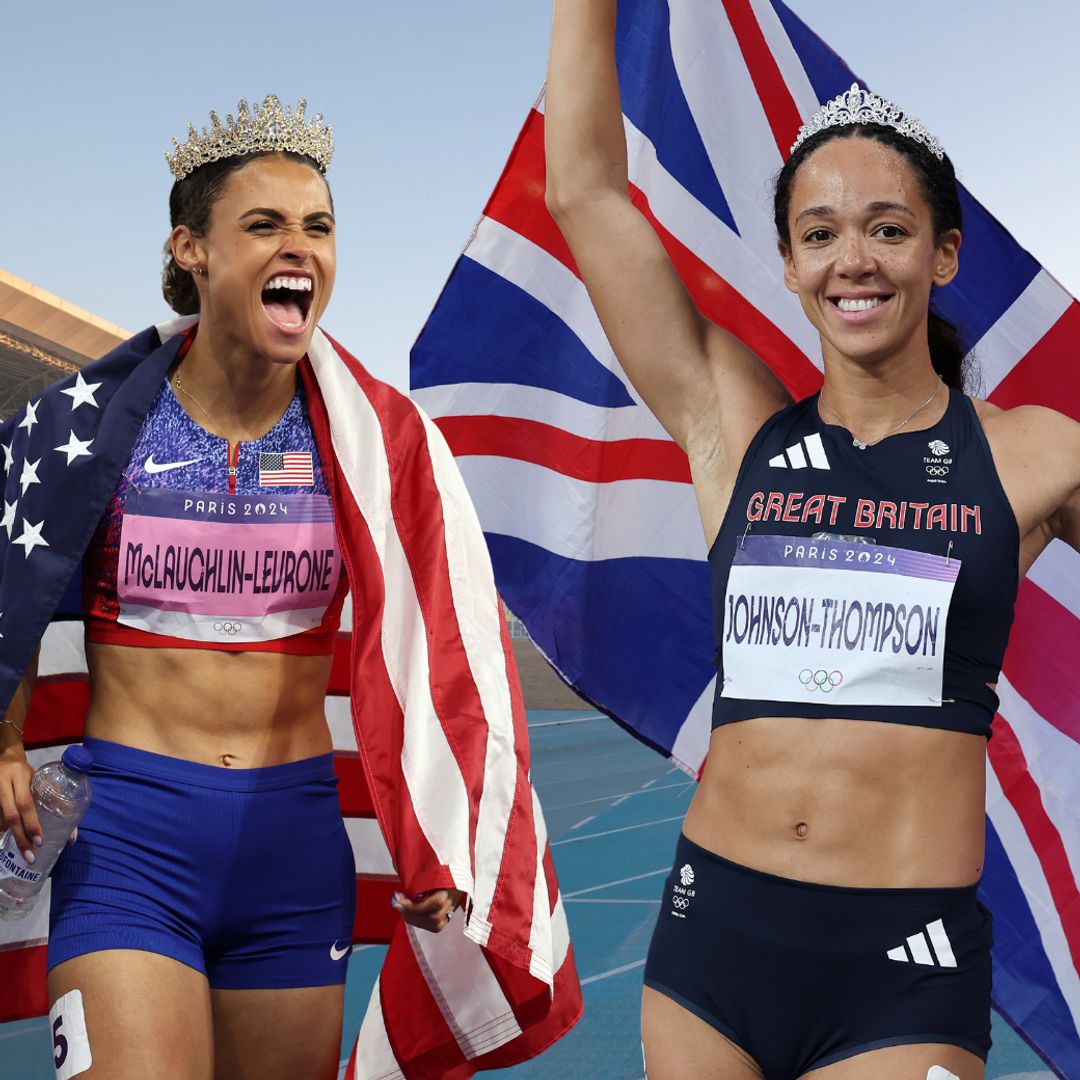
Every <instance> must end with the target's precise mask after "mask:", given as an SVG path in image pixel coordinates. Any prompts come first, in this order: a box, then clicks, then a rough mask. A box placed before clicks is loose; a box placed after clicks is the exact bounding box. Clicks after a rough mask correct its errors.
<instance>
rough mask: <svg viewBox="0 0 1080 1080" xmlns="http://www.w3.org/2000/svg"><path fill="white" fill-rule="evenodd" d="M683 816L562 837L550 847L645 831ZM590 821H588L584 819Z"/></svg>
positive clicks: (678, 815) (680, 818)
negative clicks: (622, 833) (638, 830)
mask: <svg viewBox="0 0 1080 1080" xmlns="http://www.w3.org/2000/svg"><path fill="white" fill-rule="evenodd" d="M685 816H686V815H685V814H676V815H675V817H665V818H659V819H657V820H656V821H643V822H641V824H640V825H624V826H623V827H622V828H621V829H605V830H604V831H603V832H594V833H586V834H585V835H584V836H564V837H563V839H562V840H554V841H552V844H551V846H552V847H558V846H559V845H560V844H576V843H578V842H579V841H581V840H595V839H597V837H600V836H611V835H613V834H614V833H621V832H630V831H631V830H633V829H647V828H649V826H651V825H666V824H667V823H668V822H669V821H682V819H683V818H684V817H685ZM586 820H590V819H588V818H587V819H586Z"/></svg>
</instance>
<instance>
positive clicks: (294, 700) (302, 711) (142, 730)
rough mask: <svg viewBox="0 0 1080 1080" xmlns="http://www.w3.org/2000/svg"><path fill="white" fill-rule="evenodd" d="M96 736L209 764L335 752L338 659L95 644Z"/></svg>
mask: <svg viewBox="0 0 1080 1080" xmlns="http://www.w3.org/2000/svg"><path fill="white" fill-rule="evenodd" d="M86 659H87V666H88V667H89V671H90V685H91V688H92V689H91V696H90V708H89V712H88V714H87V718H86V734H87V735H89V736H91V737H93V738H96V739H107V740H108V741H110V742H116V743H123V744H124V745H126V746H133V747H136V748H137V749H140V750H148V751H150V752H151V753H155V754H164V755H166V756H168V757H177V758H183V759H185V760H187V761H197V762H200V763H202V764H206V765H219V766H222V767H226V768H239V769H254V768H263V767H266V766H269V765H282V764H284V763H286V762H290V761H300V760H302V759H304V758H309V757H316V756H317V755H319V754H326V753H329V752H330V750H331V749H332V744H331V738H330V731H329V728H328V727H327V723H326V716H325V711H324V695H325V693H326V683H327V679H328V678H329V674H330V662H331V657H329V656H291V655H286V654H283V653H269V652H217V651H211V650H208V649H141V648H133V647H130V646H126V645H102V644H91V643H89V642H88V643H87V646H86Z"/></svg>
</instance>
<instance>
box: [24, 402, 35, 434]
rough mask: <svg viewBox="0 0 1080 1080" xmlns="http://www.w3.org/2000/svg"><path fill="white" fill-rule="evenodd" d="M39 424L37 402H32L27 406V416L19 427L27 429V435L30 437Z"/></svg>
mask: <svg viewBox="0 0 1080 1080" xmlns="http://www.w3.org/2000/svg"><path fill="white" fill-rule="evenodd" d="M37 422H38V418H37V402H36V401H31V402H30V404H28V405H27V406H26V415H25V416H24V417H23V418H22V420H21V421H20V423H19V427H21V428H26V433H27V435H29V434H30V432H31V431H33V429H34V425H35V424H36V423H37Z"/></svg>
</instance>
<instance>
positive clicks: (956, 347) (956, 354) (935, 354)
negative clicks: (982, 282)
mask: <svg viewBox="0 0 1080 1080" xmlns="http://www.w3.org/2000/svg"><path fill="white" fill-rule="evenodd" d="M926 325H927V330H928V332H929V337H930V363H931V364H933V365H934V370H935V371H936V372H937V373H938V374H939V375H940V376H941V381H942V382H943V383H944V384H945V385H946V386H950V387H952V388H953V389H955V390H963V389H964V386H965V384H966V382H967V353H966V351H965V349H964V346H963V345H962V344H961V341H960V332H959V331H958V330H957V329H956V327H955V326H953V324H952V323H951V322H949V320H948V319H946V318H945V316H944V315H939V314H938V313H937V312H936V311H935V310H934V308H933V302H932V301H931V306H930V314H929V316H928V317H927V324H926Z"/></svg>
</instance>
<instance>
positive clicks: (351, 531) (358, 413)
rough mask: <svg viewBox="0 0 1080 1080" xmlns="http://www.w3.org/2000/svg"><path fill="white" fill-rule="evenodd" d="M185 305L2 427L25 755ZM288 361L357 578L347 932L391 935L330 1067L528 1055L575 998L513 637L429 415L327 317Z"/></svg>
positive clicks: (57, 702) (70, 727) (75, 667)
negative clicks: (352, 896)
mask: <svg viewBox="0 0 1080 1080" xmlns="http://www.w3.org/2000/svg"><path fill="white" fill-rule="evenodd" d="M191 322H192V320H190V319H186V320H185V319H179V320H174V321H173V322H171V323H167V324H163V325H162V326H160V327H152V328H150V329H149V330H147V331H144V332H143V333H142V334H139V335H137V336H136V337H135V338H133V339H132V340H131V341H130V342H127V343H126V344H125V345H123V346H121V347H120V348H119V349H117V350H115V351H114V352H112V353H110V354H109V355H108V356H107V357H105V358H104V359H103V360H101V361H98V362H97V363H95V364H93V365H90V366H88V367H86V368H84V369H83V370H82V371H81V372H80V373H78V374H77V375H76V376H74V377H73V378H71V379H68V380H65V381H64V382H63V383H58V384H57V385H56V386H54V387H51V388H50V389H49V390H47V391H46V392H45V393H44V394H43V395H42V397H41V398H40V399H39V400H38V401H36V402H33V403H31V404H30V405H29V406H28V407H27V408H26V409H25V410H23V411H22V412H21V413H19V414H17V415H16V416H14V417H12V418H11V419H10V420H9V421H8V422H7V423H5V424H4V425H3V426H2V427H0V447H2V451H0V452H3V454H4V462H5V473H6V480H5V484H4V495H3V498H4V507H5V513H4V519H3V528H0V613H2V614H0V635H2V637H0V708H6V706H7V703H8V702H9V701H10V698H11V694H12V693H13V691H14V689H15V686H16V685H17V683H18V681H19V679H20V678H21V675H22V672H23V670H24V669H25V666H26V664H27V662H28V661H29V659H30V658H31V656H32V655H33V652H34V650H35V648H36V647H37V645H38V642H39V641H41V662H40V676H39V680H38V683H37V685H36V687H35V690H34V695H33V700H32V704H31V712H30V716H29V718H28V720H27V729H26V734H27V739H28V745H29V746H31V747H33V749H32V750H31V760H32V761H33V762H34V763H35V764H39V763H40V762H41V761H42V760H49V759H51V758H55V757H58V756H59V753H60V747H62V746H63V745H65V744H67V743H69V742H72V741H76V740H78V738H79V737H80V734H81V730H82V721H83V717H84V715H85V711H86V705H87V701H88V696H89V687H88V683H87V678H86V661H85V655H84V652H83V645H82V627H81V625H80V624H79V623H78V622H77V621H73V620H77V618H78V612H79V595H78V578H79V573H78V568H79V564H80V559H81V554H82V551H83V548H84V547H85V544H86V542H87V540H88V539H89V536H90V535H91V533H92V531H93V528H94V526H95V525H96V522H97V520H98V519H99V518H100V516H101V512H102V510H103V508H104V506H105V503H106V501H107V499H108V498H109V495H110V493H111V491H112V489H113V487H114V486H115V483H116V479H117V477H118V476H119V474H120V470H121V469H122V468H123V466H124V464H125V463H126V460H127V456H128V454H129V453H130V448H131V445H132V443H133V442H134V439H135V436H136V434H137V433H138V430H139V427H140V425H141V423H142V418H143V417H144V416H145V415H146V413H147V411H148V409H149V407H150V404H151V402H152V400H153V397H154V394H155V393H156V391H157V389H158V387H159V386H160V383H161V380H162V378H164V376H165V373H166V371H167V370H168V367H169V365H170V364H171V363H172V362H173V361H174V360H175V356H176V352H177V348H178V346H179V343H180V333H181V331H182V330H183V329H185V328H186V327H187V326H188V325H190V323H191ZM301 370H302V374H303V376H304V380H305V384H306V389H307V398H308V408H309V412H310V415H311V421H312V427H313V429H314V431H315V435H316V441H317V445H318V446H319V448H320V455H321V457H322V459H323V463H324V466H325V467H326V470H327V476H328V479H329V481H330V483H331V487H332V490H333V494H334V504H335V512H336V518H337V523H338V532H339V536H340V538H341V543H342V551H343V557H344V559H345V563H346V567H347V570H348V573H349V577H350V580H351V581H353V582H356V583H358V584H359V583H362V587H359V588H357V590H356V592H355V593H354V594H353V596H352V600H351V603H349V604H348V605H347V607H346V613H345V615H344V616H343V623H342V625H343V626H345V627H350V628H351V631H350V632H345V633H342V634H340V635H339V639H338V648H337V651H336V654H335V658H334V664H333V670H332V674H331V679H330V695H331V696H330V697H329V698H328V699H327V713H328V717H329V721H330V726H331V730H332V732H333V736H334V745H335V751H336V752H335V769H336V771H337V774H338V776H339V777H340V779H341V804H342V810H343V812H344V814H345V816H346V827H347V829H348V832H349V835H350V838H351V840H352V843H353V850H354V852H355V854H356V861H357V868H358V891H359V898H358V911H357V922H356V930H355V940H357V941H371V940H384V941H385V940H389V941H390V948H389V951H388V953H387V957H386V961H385V963H384V967H383V970H382V974H381V976H380V979H379V981H378V983H377V984H376V987H375V990H374V992H373V994H372V998H371V1001H370V1005H369V1008H368V1012H367V1016H366V1018H365V1021H364V1025H363V1027H362V1029H361V1033H360V1036H359V1038H358V1040H357V1044H356V1049H355V1050H354V1052H353V1055H352V1059H351V1060H350V1062H349V1066H348V1069H347V1073H346V1075H347V1076H348V1077H349V1078H350V1080H373V1078H376V1077H377V1078H379V1080H391V1078H395V1077H408V1078H410V1080H412V1078H425V1080H426V1078H432V1080H434V1078H436V1077H439V1078H449V1080H458V1078H465V1077H468V1076H472V1075H473V1074H474V1073H475V1072H476V1071H477V1070H478V1069H491V1068H502V1067H505V1066H508V1065H512V1064H515V1063H516V1062H518V1061H521V1060H523V1059H524V1058H527V1057H530V1056H532V1055H534V1054H536V1053H539V1052H540V1051H541V1050H542V1049H544V1048H545V1047H546V1046H547V1045H548V1044H549V1043H551V1042H552V1041H554V1040H555V1039H556V1038H558V1037H559V1036H560V1035H561V1034H562V1033H563V1032H565V1031H566V1030H567V1029H568V1028H569V1027H570V1026H571V1025H572V1024H573V1023H574V1022H575V1021H576V1019H577V1017H578V1016H579V1015H580V1012H581V1006H582V1001H581V990H580V987H579V985H578V981H577V974H576V971H575V968H574V960H573V950H572V948H571V946H570V941H569V936H568V932H567V925H566V918H565V914H564V911H563V906H562V901H561V899H560V897H559V891H558V883H557V881H556V879H555V873H554V867H553V864H552V861H551V852H550V848H549V846H548V843H547V835H546V831H545V827H544V820H543V815H542V814H541V811H540V806H539V803H538V802H537V800H536V795H535V792H534V791H533V788H532V785H531V783H530V781H529V749H528V735H527V731H526V726H525V713H524V706H523V703H522V700H521V693H520V687H519V684H518V680H517V675H516V671H515V668H514V665H513V661H512V658H511V655H510V648H509V637H508V635H507V631H506V626H505V622H504V619H503V617H502V612H501V609H500V607H499V602H498V597H497V595H496V592H495V584H494V578H493V576H492V571H491V564H490V560H489V558H488V555H487V551H486V548H485V546H484V541H483V536H482V534H481V532H480V528H479V524H478V522H477V520H476V515H475V512H474V511H473V509H472V507H471V505H470V503H469V498H468V495H467V493H466V491H465V488H464V485H463V484H462V482H461V478H460V476H459V475H458V472H457V469H456V467H455V465H454V461H453V458H452V456H451V455H450V452H449V450H448V449H447V447H446V445H445V443H444V441H443V439H442V437H441V436H440V435H439V433H438V431H437V430H436V429H435V428H434V427H433V426H432V425H431V423H430V421H428V420H427V419H426V417H424V416H423V414H422V413H421V412H420V411H419V410H418V409H417V408H416V407H415V406H414V405H413V404H412V403H411V402H410V401H409V400H408V399H407V398H405V397H403V396H402V395H401V394H399V393H398V392H397V391H395V390H393V389H391V388H390V387H388V386H386V385H385V384H383V383H379V382H378V381H376V380H375V379H373V378H372V377H371V376H370V375H368V374H367V372H365V371H364V369H363V368H362V367H361V366H360V365H359V364H358V363H357V362H356V360H354V359H353V358H352V357H351V356H349V354H348V353H346V352H345V351H344V349H342V348H341V347H340V346H338V345H337V344H336V343H333V342H331V341H330V339H329V338H327V337H325V336H324V335H323V334H322V333H321V332H316V335H315V338H314V340H313V341H312V345H311V348H310V350H309V360H308V362H307V363H305V364H304V365H303V366H302V369H301ZM331 433H332V437H331ZM54 448H59V449H58V450H57V449H54ZM75 448H81V450H78V451H77V452H76V450H75ZM69 582H70V583H71V584H70V586H69ZM65 615H67V616H68V617H69V618H68V619H67V620H65V618H64V616H65ZM444 887H457V888H459V889H461V890H462V891H464V892H466V893H467V894H468V897H469V911H468V914H467V917H466V916H465V915H462V916H459V918H458V919H455V920H454V921H453V922H451V923H450V926H449V927H448V928H447V930H446V931H444V932H443V933H441V934H439V935H433V934H427V933H425V932H422V931H420V932H417V931H414V930H413V929H412V928H410V927H408V926H406V925H405V924H404V923H403V922H401V921H400V920H399V919H398V918H397V917H396V916H394V917H393V918H391V916H392V914H393V913H392V910H391V908H390V906H389V899H390V896H391V894H392V892H393V891H394V889H395V888H403V889H404V890H405V891H407V892H408V893H410V894H416V893H419V892H425V891H430V890H432V889H437V888H444ZM47 928H48V898H47V897H44V898H42V900H41V901H39V904H38V906H37V908H36V910H35V912H34V913H33V914H32V915H31V916H30V917H29V918H28V919H26V920H23V921H21V922H16V923H2V922H0V1021H2V1020H12V1019H21V1018H23V1017H28V1016H34V1015H40V1014H42V1013H44V1012H45V1011H47V998H46V991H45V979H44V969H45V938H46V934H47Z"/></svg>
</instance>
